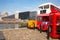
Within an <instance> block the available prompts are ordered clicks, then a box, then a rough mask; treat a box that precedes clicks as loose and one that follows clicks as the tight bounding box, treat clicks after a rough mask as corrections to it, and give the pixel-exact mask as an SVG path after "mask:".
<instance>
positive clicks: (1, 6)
mask: <svg viewBox="0 0 60 40" xmlns="http://www.w3.org/2000/svg"><path fill="white" fill-rule="evenodd" d="M48 2H51V3H53V4H55V5H57V6H60V0H0V12H3V11H7V12H9V14H13V13H14V12H15V11H28V10H33V9H36V8H38V6H39V5H41V4H43V3H48Z"/></svg>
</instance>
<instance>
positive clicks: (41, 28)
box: [40, 25, 42, 33]
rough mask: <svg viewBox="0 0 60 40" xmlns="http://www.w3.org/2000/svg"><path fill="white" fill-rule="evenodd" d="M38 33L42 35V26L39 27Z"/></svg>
mask: <svg viewBox="0 0 60 40" xmlns="http://www.w3.org/2000/svg"><path fill="white" fill-rule="evenodd" d="M40 33H42V26H41V25H40Z"/></svg>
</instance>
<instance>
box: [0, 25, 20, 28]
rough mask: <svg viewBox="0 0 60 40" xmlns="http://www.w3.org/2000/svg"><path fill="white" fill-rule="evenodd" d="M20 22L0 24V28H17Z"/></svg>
mask: <svg viewBox="0 0 60 40" xmlns="http://www.w3.org/2000/svg"><path fill="white" fill-rule="evenodd" d="M19 27H21V25H20V24H0V29H9V28H19Z"/></svg>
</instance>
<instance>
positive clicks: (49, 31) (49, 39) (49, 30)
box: [47, 27, 52, 40]
mask: <svg viewBox="0 0 60 40" xmlns="http://www.w3.org/2000/svg"><path fill="white" fill-rule="evenodd" d="M49 33H51V27H48V31H47V39H48V40H52V38H51V37H49Z"/></svg>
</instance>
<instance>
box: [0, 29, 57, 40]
mask: <svg viewBox="0 0 60 40" xmlns="http://www.w3.org/2000/svg"><path fill="white" fill-rule="evenodd" d="M2 34H3V36H2V37H3V38H5V39H6V40H47V38H46V36H47V35H46V33H45V32H42V33H40V32H39V31H38V30H37V29H35V30H33V29H27V28H19V29H4V30H3V31H2ZM0 35H1V34H0ZM0 38H1V37H0ZM51 40H52V39H51ZM53 40H58V39H53Z"/></svg>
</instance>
